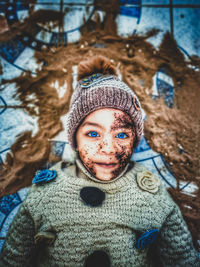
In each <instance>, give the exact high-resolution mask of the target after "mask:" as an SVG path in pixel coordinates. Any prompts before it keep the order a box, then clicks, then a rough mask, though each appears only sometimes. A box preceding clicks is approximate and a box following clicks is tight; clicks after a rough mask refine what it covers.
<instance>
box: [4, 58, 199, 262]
mask: <svg viewBox="0 0 200 267" xmlns="http://www.w3.org/2000/svg"><path fill="white" fill-rule="evenodd" d="M78 74H79V75H78V80H79V82H78V85H77V87H76V89H75V91H74V93H73V96H72V98H71V104H70V110H69V114H68V115H69V116H68V127H67V129H68V140H69V143H70V144H71V146H72V148H73V149H74V150H76V154H77V157H76V160H75V164H68V163H66V162H59V163H58V164H56V165H55V166H54V167H53V168H52V169H50V170H42V171H40V172H38V173H37V174H36V176H35V177H34V179H33V186H32V188H31V190H30V191H29V195H28V196H27V198H26V200H25V201H24V202H23V204H22V205H21V207H20V210H19V212H18V214H17V215H16V217H15V219H14V221H13V223H12V224H11V227H10V229H9V233H8V235H7V239H6V241H5V243H4V247H3V250H2V254H1V261H0V266H5V267H8V266H12V267H17V266H19V267H23V266H43V267H44V266H48V267H50V266H52V267H55V266H58V267H62V266H69V267H73V266H74V267H75V266H76V267H77V266H87V267H97V266H99V267H100V266H101V267H104V266H122V267H128V266H134V267H137V266H138V267H142V266H158V267H160V266H168V267H169V266H170V267H176V266H183V267H187V266H188V267H191V266H193V267H194V266H200V261H199V260H198V254H197V251H196V250H195V249H194V247H193V243H192V238H191V235H190V233H189V231H188V228H187V226H186V223H185V221H184V220H183V217H182V215H181V212H180V210H179V208H178V206H177V205H176V204H175V203H174V202H173V200H172V199H171V197H170V196H169V194H168V193H167V191H166V189H165V188H164V186H163V185H162V184H161V183H160V180H159V179H158V178H157V177H155V176H154V175H153V174H152V173H150V172H149V171H148V170H146V168H145V167H144V166H143V165H141V164H138V163H135V162H131V161H130V158H131V154H132V151H133V149H134V148H136V146H137V145H138V143H139V141H140V139H141V136H142V132H143V122H142V115H141V106H140V103H139V100H138V98H137V97H136V95H135V94H134V93H133V91H132V90H131V89H130V88H129V87H128V86H127V85H126V84H125V83H123V82H122V81H120V80H119V79H118V77H117V76H116V70H115V68H114V66H113V65H112V64H111V63H110V61H109V60H108V59H106V58H104V57H101V56H99V57H94V58H91V59H90V60H88V61H86V62H81V63H80V64H79V68H78Z"/></svg>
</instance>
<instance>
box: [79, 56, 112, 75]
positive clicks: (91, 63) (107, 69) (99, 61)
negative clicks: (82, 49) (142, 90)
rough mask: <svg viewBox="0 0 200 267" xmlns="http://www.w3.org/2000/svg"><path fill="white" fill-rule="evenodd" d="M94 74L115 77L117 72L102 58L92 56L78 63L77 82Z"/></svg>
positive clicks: (106, 59) (107, 60) (109, 62)
mask: <svg viewBox="0 0 200 267" xmlns="http://www.w3.org/2000/svg"><path fill="white" fill-rule="evenodd" d="M95 73H102V74H113V75H116V74H117V70H116V68H115V66H114V65H113V64H112V63H111V61H110V60H109V59H108V58H106V57H104V56H94V57H91V58H90V59H88V60H84V61H81V62H80V63H79V65H78V80H80V79H83V78H85V77H87V76H90V75H92V74H95Z"/></svg>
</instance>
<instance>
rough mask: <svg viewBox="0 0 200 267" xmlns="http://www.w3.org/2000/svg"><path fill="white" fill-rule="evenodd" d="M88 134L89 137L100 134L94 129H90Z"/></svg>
mask: <svg viewBox="0 0 200 267" xmlns="http://www.w3.org/2000/svg"><path fill="white" fill-rule="evenodd" d="M88 136H90V137H99V136H100V135H99V134H98V133H97V132H95V131H91V132H89V133H88Z"/></svg>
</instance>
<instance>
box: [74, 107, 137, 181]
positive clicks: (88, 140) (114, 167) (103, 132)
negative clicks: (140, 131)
mask: <svg viewBox="0 0 200 267" xmlns="http://www.w3.org/2000/svg"><path fill="white" fill-rule="evenodd" d="M134 137H135V134H134V129H133V123H132V120H131V118H130V117H129V115H128V114H126V113H125V112H123V111H121V110H118V109H113V108H103V109H99V110H95V111H93V112H92V113H90V114H89V115H88V116H87V117H86V118H85V120H84V121H83V123H82V124H81V125H80V127H79V128H78V131H77V134H76V143H77V151H78V152H79V155H80V158H81V161H82V162H83V164H84V165H85V167H86V168H87V169H88V171H89V172H90V173H91V174H92V175H94V176H95V177H96V178H98V179H100V180H104V181H108V180H111V179H113V178H115V177H117V176H118V175H119V174H120V173H121V172H122V170H123V169H124V167H125V166H126V165H127V163H128V162H129V160H130V157H131V155H132V152H133V144H134Z"/></svg>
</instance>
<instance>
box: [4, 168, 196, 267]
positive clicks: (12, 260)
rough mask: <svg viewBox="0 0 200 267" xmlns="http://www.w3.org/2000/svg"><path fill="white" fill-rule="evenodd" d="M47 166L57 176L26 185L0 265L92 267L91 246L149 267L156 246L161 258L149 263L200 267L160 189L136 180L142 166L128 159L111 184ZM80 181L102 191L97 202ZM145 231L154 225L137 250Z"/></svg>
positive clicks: (118, 261) (118, 260) (115, 262)
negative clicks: (152, 235)
mask: <svg viewBox="0 0 200 267" xmlns="http://www.w3.org/2000/svg"><path fill="white" fill-rule="evenodd" d="M52 169H54V170H56V171H57V177H56V178H55V179H54V180H52V181H50V182H48V183H44V184H38V185H33V186H32V188H31V190H30V191H29V194H28V196H27V198H26V200H25V201H24V202H23V204H22V205H21V207H20V209H19V212H18V214H17V215H16V217H15V218H14V221H13V223H12V224H11V227H10V229H9V232H8V235H7V239H6V241H5V243H4V246H3V249H2V253H1V260H0V266H4V267H9V266H12V267H24V266H34V267H35V266H43V267H45V266H48V267H51V266H52V267H55V266H58V267H62V266H69V267H73V266H74V267H78V266H93V267H95V266H96V265H87V264H86V265H84V263H85V261H86V259H87V258H88V257H89V255H92V253H93V252H94V251H103V252H104V253H106V255H108V257H109V260H110V266H116V267H119V266H122V267H129V266H134V267H143V266H145V267H147V266H149V267H150V266H155V265H154V263H153V262H154V257H155V251H156V253H157V254H156V255H157V256H156V258H157V259H158V258H160V259H159V261H160V263H159V265H156V266H159V267H160V266H166V267H168V266H170V267H172V266H173V267H178V266H182V267H194V266H200V262H199V260H198V254H197V252H196V250H195V249H194V247H193V244H192V239H191V235H190V233H189V231H188V228H187V226H186V224H185V221H184V220H183V218H182V215H181V212H180V210H179V208H178V207H177V205H176V204H175V203H174V202H173V200H172V199H171V197H170V196H169V194H168V193H167V191H166V189H165V187H164V186H163V185H160V186H159V188H158V191H157V192H156V193H155V192H154V193H152V192H148V191H147V190H142V189H141V187H140V186H139V184H138V183H137V182H136V177H137V173H141V172H143V171H144V170H146V169H145V167H144V166H143V165H141V164H138V163H134V164H132V166H131V164H130V166H129V168H128V170H127V171H126V173H125V174H124V175H123V176H121V177H120V178H118V179H115V180H113V181H112V182H110V183H102V182H98V181H95V180H93V179H91V177H88V176H87V174H88V173H87V172H86V171H84V167H83V168H81V169H82V171H80V169H79V170H78V169H77V166H76V165H71V166H68V167H67V168H64V169H63V168H61V163H58V164H56V165H55V166H54V167H53V168H52ZM87 186H92V187H96V188H99V189H100V190H101V191H103V192H104V193H105V199H104V200H103V202H102V203H101V205H99V206H91V205H88V204H86V202H85V201H83V199H82V198H81V196H80V191H81V189H82V188H84V187H87ZM152 229H158V230H159V234H158V236H157V238H156V240H155V241H154V243H153V244H151V245H149V246H148V247H145V248H143V249H139V248H138V245H137V244H138V238H139V237H140V236H141V235H142V234H143V233H145V232H147V231H149V230H152ZM152 253H153V254H152ZM153 255H154V256H153ZM161 262H162V263H161ZM98 266H102V267H104V266H105V265H104V264H102V265H98Z"/></svg>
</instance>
